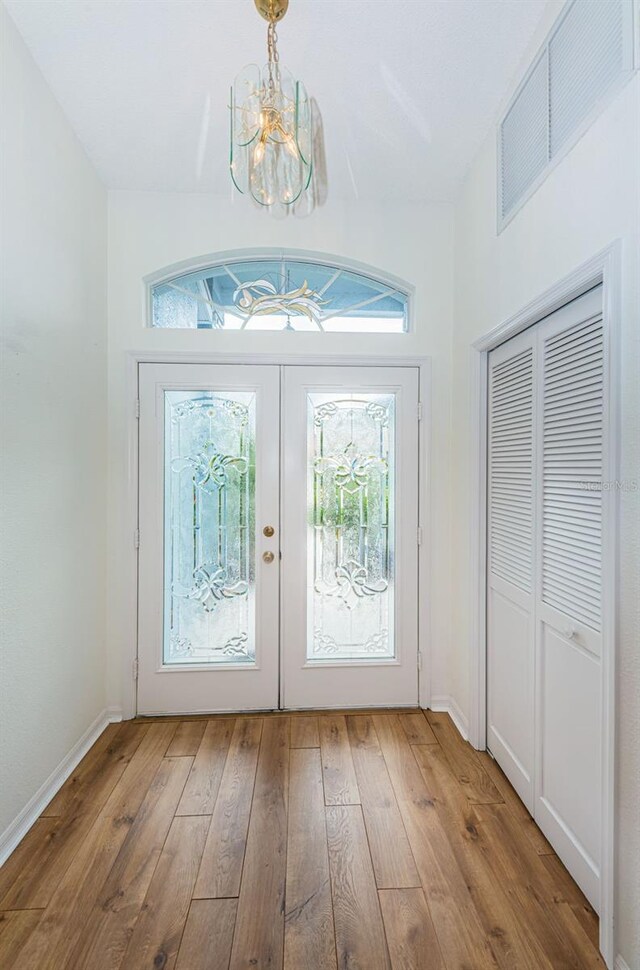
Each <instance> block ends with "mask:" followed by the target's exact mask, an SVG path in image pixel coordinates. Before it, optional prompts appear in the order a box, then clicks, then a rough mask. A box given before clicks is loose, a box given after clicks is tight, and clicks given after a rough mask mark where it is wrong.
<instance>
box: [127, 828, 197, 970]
mask: <svg viewBox="0 0 640 970" xmlns="http://www.w3.org/2000/svg"><path fill="white" fill-rule="evenodd" d="M209 821H210V819H209V818H208V817H207V816H206V815H195V816H189V817H186V818H180V817H176V818H174V820H173V824H172V825H171V829H170V830H169V835H168V836H167V841H166V842H165V845H164V849H163V850H162V854H161V856H160V859H159V861H158V865H157V867H156V871H155V872H154V874H153V878H152V880H151V884H150V886H149V890H148V892H147V895H146V897H145V900H144V904H143V906H142V911H141V913H140V917H139V919H138V921H137V923H136V925H135V929H134V931H133V934H132V936H131V939H130V941H129V946H128V947H127V950H126V953H125V955H124V959H123V961H122V963H121V964H120V967H121V970H158V968H162V970H172V968H173V967H175V964H176V958H177V956H178V949H179V947H180V941H181V940H182V934H183V931H184V925H185V922H186V920H187V916H188V913H189V904H190V902H191V895H192V892H193V887H194V885H195V881H196V876H197V875H198V868H199V866H200V859H201V857H202V851H203V849H204V843H205V839H206V837H207V829H208V827H209Z"/></svg>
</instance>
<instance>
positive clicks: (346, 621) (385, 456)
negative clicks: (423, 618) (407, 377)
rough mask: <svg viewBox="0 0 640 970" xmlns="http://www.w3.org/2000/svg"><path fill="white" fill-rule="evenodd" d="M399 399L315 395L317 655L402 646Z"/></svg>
mask: <svg viewBox="0 0 640 970" xmlns="http://www.w3.org/2000/svg"><path fill="white" fill-rule="evenodd" d="M394 405H395V397H394V395H393V394H385V395H381V394H366V393H363V394H357V393H354V394H350V395H346V394H342V395H340V396H336V395H335V394H334V395H330V394H321V393H312V394H309V395H308V411H307V420H308V437H307V440H308V473H307V508H308V526H307V528H308V534H307V548H308V564H307V576H308V582H307V586H308V589H307V616H308V633H307V657H308V659H309V660H316V661H323V660H324V661H328V660H358V659H363V660H371V659H374V658H386V659H390V658H393V657H394V656H395V645H394V635H393V629H394V595H393V594H394V474H395V468H394V437H395V435H394V431H395V407H394Z"/></svg>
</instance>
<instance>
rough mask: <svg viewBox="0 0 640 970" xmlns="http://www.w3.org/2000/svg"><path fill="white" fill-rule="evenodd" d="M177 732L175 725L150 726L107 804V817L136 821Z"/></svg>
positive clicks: (103, 810)
mask: <svg viewBox="0 0 640 970" xmlns="http://www.w3.org/2000/svg"><path fill="white" fill-rule="evenodd" d="M175 730H176V725H175V724H151V725H149V727H148V728H147V731H146V734H145V736H144V738H143V739H142V742H141V744H140V746H139V747H138V749H137V751H136V753H135V754H134V756H133V758H132V759H131V761H130V762H129V764H128V765H127V767H126V768H125V770H124V772H123V773H122V776H121V778H120V780H119V781H118V784H117V785H116V786H115V788H114V789H113V791H112V792H111V795H110V796H109V798H108V800H107V802H106V804H105V805H104V808H103V809H102V812H101V815H102V816H103V817H107V816H108V817H111V818H116V817H118V816H126V817H129V818H131V819H132V820H133V818H134V817H135V815H136V812H137V811H138V809H139V808H140V806H141V805H142V802H143V800H144V797H145V795H146V794H147V790H148V788H149V785H150V784H151V780H152V779H153V776H154V775H155V773H156V771H157V770H158V767H159V765H160V762H161V761H162V759H163V757H164V753H165V751H166V750H167V748H168V747H169V744H170V743H171V738H172V737H173V735H174V734H175Z"/></svg>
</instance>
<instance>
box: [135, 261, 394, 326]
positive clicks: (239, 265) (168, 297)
mask: <svg viewBox="0 0 640 970" xmlns="http://www.w3.org/2000/svg"><path fill="white" fill-rule="evenodd" d="M150 293H151V301H150V306H151V319H150V323H151V326H153V327H165V328H180V329H198V330H200V329H204V330H306V331H316V330H317V331H341V332H352V333H403V332H405V331H406V330H408V317H409V293H408V292H407V288H404V287H403V286H402V285H401V284H400V283H399V281H394V280H392V279H391V278H386V279H381V278H379V277H377V276H373V275H368V274H367V273H366V272H360V271H355V270H354V269H351V268H345V267H341V266H338V265H333V264H331V263H328V262H325V261H321V262H320V261H314V260H310V259H302V258H296V257H280V256H278V257H260V258H246V259H232V260H226V261H221V262H217V263H214V264H212V265H208V266H206V267H204V268H200V269H198V270H197V271H194V272H188V273H184V274H182V275H179V276H173V277H171V278H165V279H162V280H159V281H158V282H155V283H152V284H151V287H150Z"/></svg>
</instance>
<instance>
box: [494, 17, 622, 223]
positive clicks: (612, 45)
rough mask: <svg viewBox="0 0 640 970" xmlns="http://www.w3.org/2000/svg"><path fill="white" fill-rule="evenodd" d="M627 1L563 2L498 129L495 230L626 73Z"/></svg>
mask: <svg viewBox="0 0 640 970" xmlns="http://www.w3.org/2000/svg"><path fill="white" fill-rule="evenodd" d="M632 3H633V0H571V2H570V3H568V4H567V6H566V7H565V9H564V10H563V12H562V14H561V15H560V17H559V19H558V21H557V23H556V24H555V26H554V28H553V30H552V31H551V34H550V35H549V37H548V39H547V41H546V42H545V44H544V46H543V49H542V51H541V53H540V54H539V56H538V58H537V59H536V61H535V63H534V65H533V67H532V68H531V69H530V70H529V73H528V74H527V76H526V77H525V79H524V81H523V83H522V84H521V85H520V88H519V90H518V92H517V94H516V96H515V97H514V99H513V101H512V102H511V104H510V106H509V108H508V110H507V112H506V114H505V116H504V118H503V120H502V122H501V124H500V129H499V134H500V145H499V223H500V226H501V227H502V226H503V225H504V224H505V223H506V221H507V220H508V218H509V216H511V215H512V214H513V213H514V212H515V211H516V210H517V208H518V207H519V205H520V204H521V203H522V202H523V200H524V199H526V198H527V196H528V195H529V194H530V193H531V191H533V189H534V188H535V187H536V186H537V185H538V184H539V183H540V181H541V179H542V178H543V176H544V173H545V171H546V170H548V168H549V166H550V164H551V162H552V161H553V160H554V159H555V158H556V157H558V156H559V155H560V154H561V153H562V152H563V151H566V150H567V149H568V148H569V147H570V146H571V140H572V138H573V139H575V138H577V137H578V136H579V135H580V133H581V131H582V126H583V124H584V123H585V122H587V121H588V120H589V118H590V117H591V116H592V115H593V114H594V113H595V112H596V111H597V107H598V105H602V103H603V100H604V98H605V96H606V95H607V93H608V92H610V91H611V90H612V89H613V88H614V86H615V82H616V81H617V80H618V79H619V78H621V77H622V76H623V75H624V74H625V73H629V72H630V71H631V70H632V69H633V6H632Z"/></svg>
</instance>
